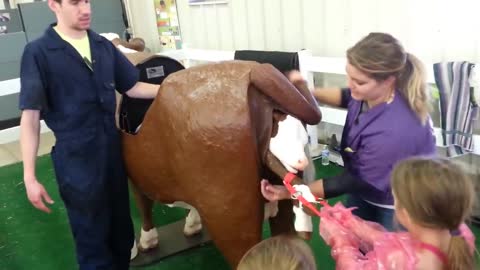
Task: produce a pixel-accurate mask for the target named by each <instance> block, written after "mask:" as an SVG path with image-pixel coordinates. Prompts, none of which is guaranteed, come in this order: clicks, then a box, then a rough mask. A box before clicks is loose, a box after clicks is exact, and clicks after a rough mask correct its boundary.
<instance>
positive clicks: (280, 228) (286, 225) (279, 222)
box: [270, 200, 295, 236]
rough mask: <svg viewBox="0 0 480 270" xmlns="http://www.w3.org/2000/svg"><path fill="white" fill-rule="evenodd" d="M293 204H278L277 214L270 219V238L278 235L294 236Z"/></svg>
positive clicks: (281, 202) (288, 202)
mask: <svg viewBox="0 0 480 270" xmlns="http://www.w3.org/2000/svg"><path fill="white" fill-rule="evenodd" d="M293 221H294V215H293V204H292V201H291V200H281V201H279V202H278V213H277V215H276V216H275V217H273V218H270V231H271V233H272V236H275V235H279V234H295V226H294V223H293Z"/></svg>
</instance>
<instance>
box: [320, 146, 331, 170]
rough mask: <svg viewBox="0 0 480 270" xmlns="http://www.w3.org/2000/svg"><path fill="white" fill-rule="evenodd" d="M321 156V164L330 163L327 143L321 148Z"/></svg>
mask: <svg viewBox="0 0 480 270" xmlns="http://www.w3.org/2000/svg"><path fill="white" fill-rule="evenodd" d="M321 156H322V165H323V166H327V165H328V164H330V151H328V146H327V145H325V147H324V148H323V150H322V153H321Z"/></svg>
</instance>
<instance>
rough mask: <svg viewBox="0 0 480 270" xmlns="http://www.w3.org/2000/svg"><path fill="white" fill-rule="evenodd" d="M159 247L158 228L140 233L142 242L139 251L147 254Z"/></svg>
mask: <svg viewBox="0 0 480 270" xmlns="http://www.w3.org/2000/svg"><path fill="white" fill-rule="evenodd" d="M157 246H158V232H157V228H152V229H150V230H149V231H148V232H146V231H144V230H143V228H142V231H141V233H140V241H139V243H138V250H140V251H141V252H145V251H147V250H150V249H154V248H156V247H157Z"/></svg>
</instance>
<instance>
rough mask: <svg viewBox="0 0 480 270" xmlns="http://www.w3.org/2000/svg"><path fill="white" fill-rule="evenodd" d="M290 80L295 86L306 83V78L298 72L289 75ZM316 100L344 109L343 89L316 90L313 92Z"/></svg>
mask: <svg viewBox="0 0 480 270" xmlns="http://www.w3.org/2000/svg"><path fill="white" fill-rule="evenodd" d="M288 79H289V80H290V81H291V82H292V83H293V84H294V85H297V84H299V83H301V82H304V81H305V80H304V78H303V77H302V75H301V74H300V72H298V71H292V72H290V73H289V74H288ZM312 94H313V96H314V97H315V99H316V100H317V101H318V102H320V103H322V104H325V105H329V106H335V107H343V106H342V105H343V103H344V102H343V98H344V96H343V95H342V89H341V88H339V87H329V88H315V89H314V90H313V91H312Z"/></svg>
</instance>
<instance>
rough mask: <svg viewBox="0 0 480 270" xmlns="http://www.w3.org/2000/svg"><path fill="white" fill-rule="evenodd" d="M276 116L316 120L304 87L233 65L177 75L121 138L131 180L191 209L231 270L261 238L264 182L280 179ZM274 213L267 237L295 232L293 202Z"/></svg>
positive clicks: (255, 67)
mask: <svg viewBox="0 0 480 270" xmlns="http://www.w3.org/2000/svg"><path fill="white" fill-rule="evenodd" d="M278 113H288V114H291V115H293V116H295V117H297V118H298V119H300V120H302V121H305V122H307V123H309V124H316V123H318V122H319V121H320V112H319V111H318V108H317V106H316V105H315V102H314V101H313V97H312V96H311V94H310V93H309V91H308V89H306V88H301V89H300V91H298V90H297V88H295V87H294V86H293V85H292V84H290V83H289V82H288V80H287V79H286V78H285V76H283V74H281V73H280V72H278V71H276V70H275V69H274V68H273V67H272V66H270V65H265V64H258V63H254V62H245V61H231V62H223V63H218V64H210V65H204V66H197V67H193V68H189V69H187V70H183V71H179V72H176V73H174V74H172V75H170V76H169V77H168V78H167V79H166V80H165V81H164V82H163V83H162V86H161V88H160V91H159V93H158V95H157V97H156V98H155V100H154V102H153V103H152V105H151V107H150V108H149V110H148V112H147V114H146V116H145V118H144V122H143V124H142V126H141V128H140V130H139V132H138V133H137V134H136V135H131V134H127V133H125V134H124V136H123V144H124V145H123V146H124V157H125V162H126V166H127V170H128V174H129V177H130V179H131V181H132V182H133V183H134V185H135V186H136V187H137V188H138V189H139V190H141V191H142V192H144V193H145V194H146V195H147V196H148V197H149V198H151V199H153V200H155V201H159V202H164V203H171V202H174V201H184V202H187V203H188V204H190V205H193V206H194V207H196V208H197V209H198V211H199V213H200V216H201V217H202V220H203V222H204V225H205V226H206V227H207V230H208V231H209V234H210V236H211V238H212V240H213V241H214V243H215V244H216V246H217V247H218V248H219V249H220V250H221V252H222V253H223V255H224V256H225V257H226V258H227V260H228V261H229V262H230V264H231V265H232V266H235V265H236V264H237V263H238V261H239V260H240V258H241V257H242V255H243V254H244V253H245V252H246V251H247V250H248V249H249V248H250V247H251V246H253V245H254V244H256V243H257V242H259V241H260V240H261V235H262V222H263V205H264V201H263V198H262V196H261V194H260V188H259V182H260V180H261V178H262V177H268V178H269V179H271V178H272V172H275V173H276V174H277V175H278V174H282V172H281V169H280V170H279V167H278V165H279V164H280V163H279V162H278V160H276V159H275V158H272V155H271V154H270V153H269V151H268V142H269V140H270V138H271V137H272V135H274V134H275V132H276V126H277V119H278V118H277V117H275V116H274V115H277V114H278ZM280 167H281V166H280ZM279 208H280V209H279V210H280V212H279V215H277V217H276V218H275V219H274V220H272V221H271V226H272V233H273V234H277V233H282V232H293V214H292V207H291V202H282V203H281V204H280V205H279Z"/></svg>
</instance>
